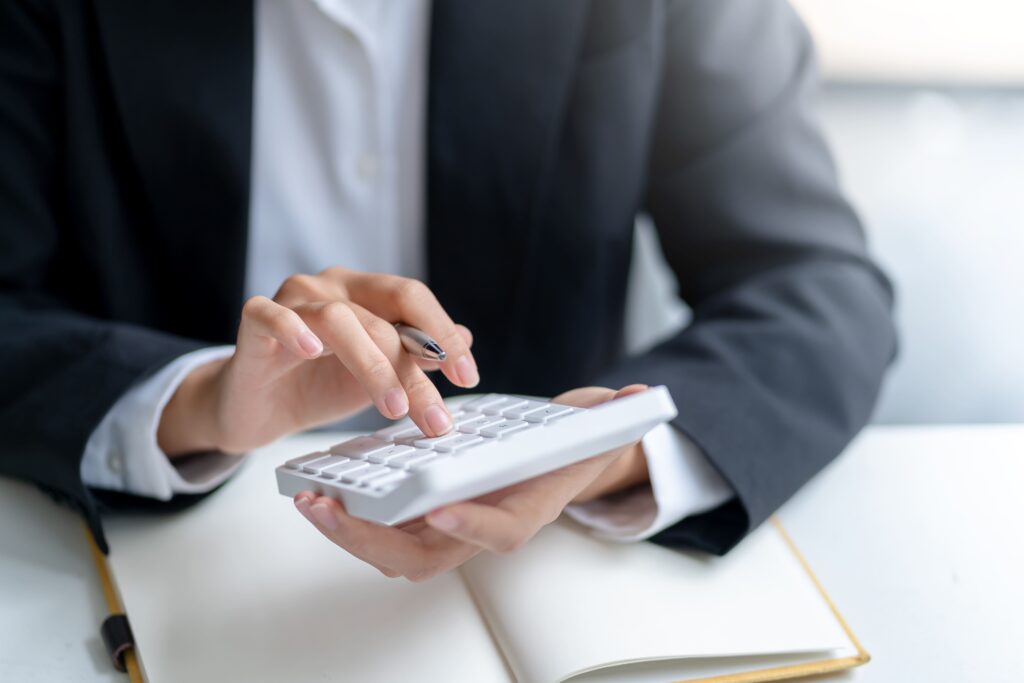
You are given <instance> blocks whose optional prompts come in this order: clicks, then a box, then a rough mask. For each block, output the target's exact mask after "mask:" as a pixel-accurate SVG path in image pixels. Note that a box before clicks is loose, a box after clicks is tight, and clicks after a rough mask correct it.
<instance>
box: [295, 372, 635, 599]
mask: <svg viewBox="0 0 1024 683" xmlns="http://www.w3.org/2000/svg"><path fill="white" fill-rule="evenodd" d="M646 388H647V387H646V386H644V385H639V384H634V385H630V386H628V387H625V388H623V389H620V390H619V391H614V390H612V389H604V388H600V387H586V388H583V389H574V390H573V391H569V392H567V393H564V394H562V395H561V396H558V397H556V398H555V399H554V401H555V402H556V403H564V404H567V405H574V406H579V407H584V408H585V407H590V406H594V405H597V404H599V403H604V402H605V401H609V400H612V399H615V398H619V397H622V396H627V395H629V394H634V393H637V392H640V391H644V390H645V389H646ZM647 476H648V475H647V465H646V459H645V457H644V453H643V448H642V447H641V445H640V443H639V442H634V443H631V444H629V445H627V446H622V447H621V448H616V449H614V450H611V451H608V452H606V453H602V454H601V455H598V456H595V457H593V458H590V459H588V460H583V461H581V462H578V463H575V464H572V465H569V466H568V467H564V468H562V469H560V470H556V471H554V472H549V473H548V474H544V475H541V476H539V477H536V478H534V479H530V480H528V481H524V482H520V483H518V484H514V485H512V486H510V487H508V488H505V489H502V490H500V491H495V492H493V493H489V494H487V495H485V496H483V497H481V498H479V499H477V500H475V501H470V502H464V503H455V504H453V505H449V506H447V507H444V508H441V509H438V510H434V511H433V512H431V513H430V514H428V515H427V516H426V517H425V518H422V519H418V520H413V521H411V522H408V523H406V524H404V525H401V526H399V527H387V526H381V525H379V524H375V523H373V522H368V521H365V520H362V519H357V518H355V517H350V516H349V515H347V514H346V513H345V510H344V508H343V507H342V505H341V504H340V503H339V502H338V501H336V500H334V499H333V498H328V497H326V496H319V497H317V496H316V495H314V494H313V493H311V492H308V491H304V492H302V493H299V494H298V495H297V496H295V506H296V507H297V508H298V509H299V512H301V513H302V515H303V516H304V517H305V518H306V519H308V520H309V521H310V522H312V523H313V525H314V526H315V527H316V528H317V529H319V531H320V533H322V534H323V535H324V536H326V537H327V538H328V539H329V540H331V541H332V542H334V543H335V544H337V545H338V546H340V547H341V548H343V549H345V550H347V551H348V552H350V553H352V554H353V555H355V556H356V557H358V558H360V559H361V560H363V561H365V562H367V563H369V564H371V565H373V566H374V567H376V568H377V569H378V570H380V571H381V572H382V573H383V574H384V575H385V576H388V577H392V578H394V577H397V576H404V577H406V578H408V579H410V580H411V581H424V580H426V579H429V578H431V577H433V576H436V575H437V574H440V573H442V572H445V571H448V570H449V569H453V568H455V567H458V566H459V565H461V564H462V563H463V562H466V561H467V560H469V559H470V558H472V557H473V556H474V555H476V554H477V553H479V552H480V551H482V550H490V551H491V552H496V553H507V552H511V551H513V550H515V549H517V548H519V547H520V546H522V545H523V544H524V543H525V542H526V541H528V540H529V539H530V538H532V537H533V536H534V534H536V533H537V532H538V531H539V530H540V529H541V528H542V527H544V526H545V525H547V524H549V523H551V522H553V521H554V520H555V519H557V518H558V516H559V515H560V514H561V513H562V510H563V509H564V508H565V506H566V505H568V504H569V503H570V502H574V501H576V502H579V501H582V500H588V499H590V498H594V497H597V496H600V495H604V494H606V493H611V492H612V491H616V490H620V489H624V488H627V487H629V486H632V485H634V484H638V483H640V482H642V481H646V480H647Z"/></svg>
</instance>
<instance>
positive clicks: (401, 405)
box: [384, 389, 409, 418]
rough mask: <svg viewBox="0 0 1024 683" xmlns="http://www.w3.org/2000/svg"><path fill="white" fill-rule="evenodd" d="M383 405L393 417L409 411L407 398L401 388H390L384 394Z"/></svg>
mask: <svg viewBox="0 0 1024 683" xmlns="http://www.w3.org/2000/svg"><path fill="white" fill-rule="evenodd" d="M384 405H385V406H387V409H388V412H389V413H391V417H394V418H398V417H402V416H403V415H405V414H406V413H407V412H409V400H408V399H407V398H406V397H405V392H404V391H402V390H401V389H392V390H390V391H389V392H388V393H386V394H384Z"/></svg>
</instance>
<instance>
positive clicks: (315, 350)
mask: <svg viewBox="0 0 1024 683" xmlns="http://www.w3.org/2000/svg"><path fill="white" fill-rule="evenodd" d="M299 347H300V348H301V349H302V350H303V351H305V352H306V353H307V354H309V355H310V356H319V355H320V354H321V353H323V350H324V345H323V342H321V341H320V340H319V339H317V338H316V335H315V334H313V333H312V332H310V331H309V330H306V331H305V332H303V333H302V334H300V335H299Z"/></svg>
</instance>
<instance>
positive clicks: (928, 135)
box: [627, 0, 1024, 424]
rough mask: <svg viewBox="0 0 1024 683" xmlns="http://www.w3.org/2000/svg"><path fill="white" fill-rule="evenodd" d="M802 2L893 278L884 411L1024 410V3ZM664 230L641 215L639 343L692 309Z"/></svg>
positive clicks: (826, 94) (840, 154)
mask: <svg viewBox="0 0 1024 683" xmlns="http://www.w3.org/2000/svg"><path fill="white" fill-rule="evenodd" d="M792 4H793V5H794V7H795V8H796V10H797V11H798V12H799V13H800V14H801V15H802V16H803V18H804V20H805V22H806V23H807V25H808V28H809V29H810V31H811V33H812V35H813V36H814V39H815V42H816V44H817V48H818V55H819V60H820V64H821V70H822V80H823V87H822V90H821V94H820V98H819V100H820V101H819V102H818V109H819V112H820V116H821V122H822V124H823V126H824V128H825V133H826V136H827V137H828V139H829V142H830V144H831V147H832V151H833V154H834V156H835V159H836V164H837V166H838V170H839V176H840V181H841V183H842V185H843V187H844V188H845V190H846V192H847V194H848V196H849V197H850V198H851V199H852V200H853V203H854V205H855V206H856V208H857V209H858V211H859V213H860V215H861V218H862V219H863V221H864V223H865V227H866V229H867V232H868V238H869V240H870V243H871V248H872V251H873V252H874V254H875V256H876V257H877V258H878V260H879V261H880V262H881V263H882V265H883V267H885V269H886V270H887V272H888V273H889V275H890V276H891V277H892V278H893V280H894V281H895V284H896V288H897V322H898V325H899V328H900V334H901V343H902V349H901V353H900V357H899V359H898V360H897V362H896V365H895V366H894V368H893V371H892V373H891V374H890V376H889V379H888V380H887V383H886V386H885V388H884V390H883V393H882V398H881V400H880V402H879V405H878V408H877V410H876V414H875V421H876V422H880V423H890V424H891V423H896V424H905V423H936V422H943V423H982V422H1024V262H1022V257H1024V37H1022V31H1024V0H899V2H891V1H886V0H792ZM652 230H653V228H652V226H651V225H649V223H647V222H646V221H645V219H640V221H639V222H638V229H637V234H636V241H637V245H636V247H637V249H636V254H635V256H634V264H633V265H634V267H633V272H632V282H631V286H630V305H629V315H630V325H629V330H630V336H629V338H628V340H627V342H628V344H629V346H630V348H631V349H632V350H638V349H642V348H645V347H646V346H649V345H650V344H652V343H654V342H655V341H656V340H657V339H658V338H660V337H661V336H663V335H665V334H667V333H669V332H671V331H672V330H674V329H677V328H678V327H679V326H681V325H684V324H685V323H686V321H687V319H688V311H687V310H686V309H685V307H683V306H681V305H680V304H678V302H676V300H675V298H674V297H675V285H674V282H673V279H672V275H671V273H670V272H669V271H668V269H667V267H666V266H665V265H664V261H663V259H662V258H661V255H660V251H659V249H658V246H657V240H656V238H655V237H654V234H653V232H652ZM641 330H642V331H643V332H641Z"/></svg>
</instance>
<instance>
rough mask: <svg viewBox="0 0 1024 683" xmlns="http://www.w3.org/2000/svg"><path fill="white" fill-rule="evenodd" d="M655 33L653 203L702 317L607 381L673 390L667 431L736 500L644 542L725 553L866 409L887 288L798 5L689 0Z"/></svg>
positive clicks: (831, 454) (666, 245)
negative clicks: (850, 189)
mask: <svg viewBox="0 0 1024 683" xmlns="http://www.w3.org/2000/svg"><path fill="white" fill-rule="evenodd" d="M663 40H664V63H663V64H662V69H663V72H662V78H661V96H660V104H659V106H658V110H657V114H656V121H655V127H654V135H653V140H652V148H651V150H652V151H651V161H650V168H649V177H648V183H647V193H646V210H647V211H648V212H649V213H650V215H651V216H652V218H653V220H654V222H655V225H656V226H657V230H658V234H659V237H660V241H661V244H662V248H663V251H664V253H665V256H666V258H667V261H668V263H669V265H670V266H671V268H672V269H673V271H674V272H675V274H676V276H677V278H678V280H679V293H680V296H681V297H682V298H683V299H684V300H685V301H686V302H687V303H688V304H689V305H690V306H691V307H692V309H693V318H692V323H691V325H690V326H689V327H688V328H686V329H685V330H684V331H682V332H681V333H679V334H677V335H676V336H674V337H672V338H670V339H668V340H666V341H665V342H663V343H661V344H660V345H658V346H656V347H655V348H654V349H652V350H651V351H650V352H649V353H647V354H645V355H642V356H639V357H635V358H630V359H628V360H627V361H626V362H624V363H622V364H621V365H619V366H617V367H615V368H614V369H613V370H612V371H611V372H609V373H608V374H607V376H605V377H603V378H602V381H603V382H604V383H605V384H607V385H608V386H620V385H624V384H628V383H631V382H647V383H650V384H665V385H667V386H668V387H669V388H670V390H671V392H672V395H673V397H674V398H675V401H676V403H677V405H678V407H679V416H678V418H677V419H676V420H675V423H674V424H675V426H676V427H678V428H679V429H681V430H682V431H683V432H684V433H686V434H687V435H688V436H689V437H690V438H691V439H692V440H693V441H694V442H695V443H696V444H697V445H698V446H700V448H701V449H702V450H703V451H704V452H705V453H706V454H707V456H708V457H709V458H710V460H711V462H712V464H713V465H714V466H715V467H716V468H717V469H718V471H719V472H720V473H721V474H722V475H723V476H724V478H725V479H726V480H727V481H728V483H729V484H730V485H731V486H732V487H733V489H734V490H735V491H736V494H737V495H736V498H735V499H734V500H731V501H729V502H728V503H726V504H724V505H722V506H721V507H719V508H717V509H715V510H712V511H710V512H708V513H705V514H701V515H696V516H693V517H689V518H687V519H684V520H683V521H682V522H680V523H679V524H676V525H675V526H673V527H670V528H668V529H666V530H665V531H663V532H661V533H660V534H659V535H657V536H656V537H655V538H654V539H652V540H654V541H655V542H659V543H663V544H667V545H672V546H690V547H696V548H700V549H703V550H706V551H709V552H713V553H718V554H721V553H724V552H726V551H727V550H729V549H730V548H731V547H732V546H734V545H735V544H736V543H737V542H738V541H739V540H740V539H741V538H742V537H743V536H744V535H745V534H746V533H747V532H748V531H749V530H751V529H753V528H754V527H756V526H757V525H759V524H760V523H761V522H762V521H764V520H765V519H766V517H768V516H769V515H770V514H771V513H772V512H774V511H775V510H776V509H777V508H778V507H779V506H780V505H781V504H782V503H783V502H785V501H786V500H787V499H788V498H789V497H790V496H791V495H792V494H793V493H794V492H795V491H796V490H797V489H798V488H799V487H800V486H801V485H803V484H804V483H805V482H806V481H808V479H810V478H811V477H812V476H814V474H815V473H817V472H818V471H819V470H821V469H822V468H823V467H825V466H826V465H827V464H828V463H829V462H830V461H831V460H832V459H833V458H835V457H836V456H837V455H838V454H839V453H840V451H841V450H842V449H843V448H844V447H845V446H846V444H847V443H848V442H849V441H850V440H851V439H852V437H853V436H854V435H855V434H856V433H857V432H858V431H859V430H860V429H861V428H862V427H863V425H864V424H865V423H866V422H867V420H868V419H869V417H870V415H871V412H872V409H873V406H874V403H875V400H876V397H877V394H878V391H879V388H880V384H881V381H882V377H883V374H884V372H885V370H886V367H887V366H888V364H889V363H890V362H891V360H892V358H893V357H894V353H895V349H896V335H895V331H894V327H893V322H892V304H893V293H892V288H891V286H890V284H889V282H888V280H887V279H886V277H885V276H884V275H883V273H882V272H881V271H880V270H879V268H878V267H877V266H876V265H875V264H874V263H873V262H872V261H871V260H870V258H869V257H868V254H867V250H866V246H865V237H864V234H863V231H862V229H861V226H860V224H859V222H858V219H857V217H856V215H855V214H854V212H853V211H852V209H851V207H850V206H849V205H848V204H847V202H846V201H845V200H844V198H843V197H842V195H841V193H840V191H839V189H838V185H837V179H836V173H835V170H834V167H833V163H832V160H831V158H830V155H829V152H828V150H827V148H826V146H825V144H824V141H823V139H822V135H821V132H820V131H819V129H818V127H817V125H816V124H815V122H814V118H813V115H812V101H811V96H812V95H813V92H814V85H815V67H814V59H813V50H812V44H811V40H810V37H809V36H808V34H807V32H806V30H805V29H804V27H803V26H802V24H801V23H800V21H799V19H798V18H797V17H796V15H795V14H794V13H793V11H792V10H791V9H790V8H789V6H788V4H787V3H785V2H783V1H782V0H683V1H682V2H678V3H675V4H673V5H669V6H668V10H667V16H666V17H665V23H664V33H663Z"/></svg>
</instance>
